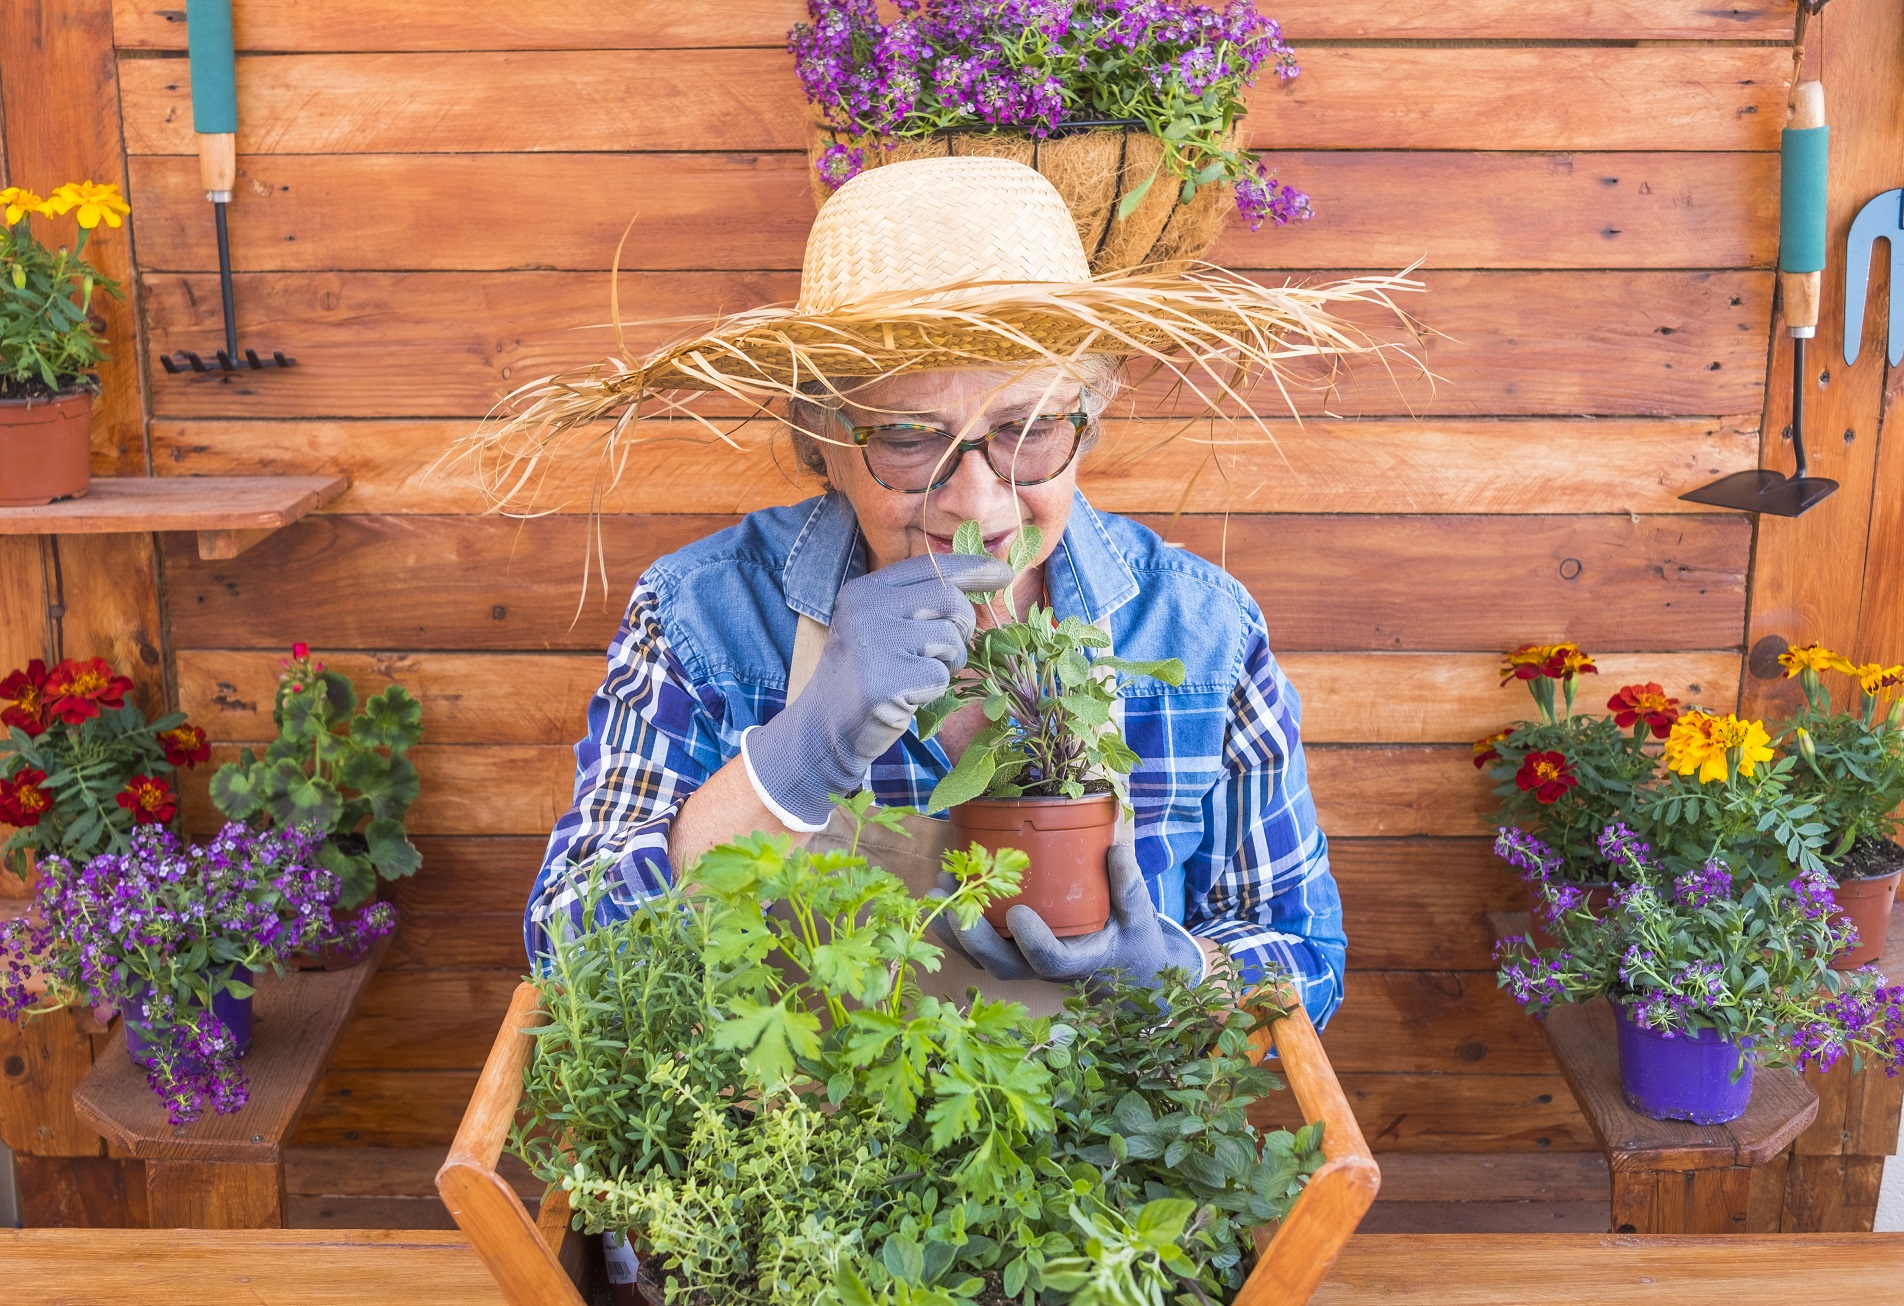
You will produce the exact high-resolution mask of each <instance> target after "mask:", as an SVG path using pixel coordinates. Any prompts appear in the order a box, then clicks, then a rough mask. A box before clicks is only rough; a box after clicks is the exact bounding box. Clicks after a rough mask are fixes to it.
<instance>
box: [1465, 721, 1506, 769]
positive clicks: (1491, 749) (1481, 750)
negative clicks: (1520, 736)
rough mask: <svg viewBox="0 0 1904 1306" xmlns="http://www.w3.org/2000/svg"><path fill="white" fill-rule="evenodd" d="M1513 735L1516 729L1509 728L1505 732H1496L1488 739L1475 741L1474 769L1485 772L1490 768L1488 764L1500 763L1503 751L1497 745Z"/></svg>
mask: <svg viewBox="0 0 1904 1306" xmlns="http://www.w3.org/2000/svg"><path fill="white" fill-rule="evenodd" d="M1513 733H1514V727H1513V726H1509V727H1507V729H1505V730H1496V731H1495V732H1494V733H1493V734H1491V735H1489V736H1488V737H1487V738H1486V739H1477V740H1475V741H1474V769H1475V770H1477V771H1485V770H1487V768H1488V763H1490V762H1498V761H1500V760H1501V750H1500V749H1499V748H1496V747H1495V745H1496V744H1498V743H1500V742H1501V741H1502V740H1503V739H1506V738H1507V737H1508V736H1509V735H1511V734H1513Z"/></svg>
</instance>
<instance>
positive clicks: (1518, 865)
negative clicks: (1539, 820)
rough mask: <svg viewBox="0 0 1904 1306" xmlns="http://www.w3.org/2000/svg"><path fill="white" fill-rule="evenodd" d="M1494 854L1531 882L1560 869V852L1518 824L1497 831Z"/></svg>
mask: <svg viewBox="0 0 1904 1306" xmlns="http://www.w3.org/2000/svg"><path fill="white" fill-rule="evenodd" d="M1494 855H1495V856H1496V857H1499V858H1500V859H1501V860H1502V861H1504V862H1506V863H1507V864H1508V865H1509V866H1512V867H1514V868H1515V869H1516V870H1518V871H1519V872H1520V873H1521V878H1522V879H1523V880H1526V881H1528V882H1529V883H1530V884H1531V883H1534V882H1536V881H1539V880H1545V879H1547V878H1548V877H1549V876H1551V875H1552V874H1553V873H1554V872H1555V871H1557V870H1559V869H1560V865H1561V861H1560V854H1559V853H1557V852H1555V851H1554V850H1553V849H1552V848H1550V847H1548V846H1547V845H1546V844H1544V843H1542V842H1541V841H1540V840H1539V839H1536V838H1535V837H1534V836H1533V835H1531V834H1529V833H1527V831H1525V830H1523V829H1521V828H1520V827H1519V826H1516V825H1503V826H1501V827H1500V828H1499V829H1498V830H1496V831H1495V835H1494Z"/></svg>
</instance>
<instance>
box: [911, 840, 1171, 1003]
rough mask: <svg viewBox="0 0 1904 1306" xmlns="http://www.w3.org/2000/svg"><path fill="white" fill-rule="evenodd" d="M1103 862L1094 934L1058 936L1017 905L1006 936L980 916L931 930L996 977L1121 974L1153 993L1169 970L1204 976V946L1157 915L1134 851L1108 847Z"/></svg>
mask: <svg viewBox="0 0 1904 1306" xmlns="http://www.w3.org/2000/svg"><path fill="white" fill-rule="evenodd" d="M1104 862H1105V870H1106V871H1107V872H1108V873H1109V876H1110V881H1111V916H1110V919H1109V920H1108V921H1106V922H1105V923H1104V928H1103V929H1101V930H1099V931H1098V932H1097V933H1095V934H1083V935H1078V936H1076V937H1074V938H1069V939H1060V938H1058V937H1057V936H1056V935H1054V934H1053V933H1052V932H1051V927H1050V926H1048V925H1046V924H1045V922H1044V918H1043V917H1041V916H1039V915H1038V913H1037V912H1035V911H1033V910H1032V909H1031V908H1029V907H1026V906H1024V905H1023V904H1020V905H1019V906H1016V907H1013V908H1012V909H1011V910H1010V911H1008V912H1006V913H1005V920H1006V923H1007V924H1009V925H1010V926H1011V932H1012V937H1011V938H1010V939H1006V938H1005V937H1003V936H1002V935H1000V934H999V932H998V931H997V930H995V929H993V928H992V927H991V925H990V924H989V923H987V922H986V920H985V918H984V917H982V916H981V917H980V918H979V919H978V921H977V922H976V923H975V924H974V925H973V926H972V928H971V929H969V930H961V929H960V928H959V926H958V921H956V920H955V919H953V918H952V916H951V915H950V914H948V913H944V912H942V913H940V914H939V916H938V917H937V919H935V920H934V921H933V925H934V927H935V928H936V929H937V931H938V934H939V938H940V939H941V940H942V941H943V942H944V943H946V944H947V945H948V946H949V947H951V948H953V949H954V950H956V951H957V952H959V953H960V954H962V955H963V956H964V957H965V958H966V959H967V960H968V961H970V962H971V963H972V964H973V965H975V966H978V967H980V968H981V969H983V970H984V971H985V973H986V974H988V975H994V976H996V977H998V978H999V979H1007V980H1012V979H1030V978H1033V977H1036V978H1038V979H1045V980H1053V981H1082V982H1084V983H1087V984H1088V983H1092V982H1094V981H1099V980H1100V979H1108V978H1109V977H1110V975H1111V973H1112V972H1115V971H1122V972H1123V973H1124V974H1125V975H1127V976H1129V977H1130V979H1131V980H1132V981H1133V982H1135V983H1138V984H1141V985H1143V986H1144V987H1146V988H1155V987H1156V985H1157V976H1158V975H1159V974H1161V973H1162V972H1163V971H1165V970H1168V969H1170V968H1171V967H1173V966H1174V967H1177V968H1178V969H1181V970H1183V971H1185V972H1187V973H1188V974H1189V975H1190V976H1191V977H1192V978H1200V977H1201V976H1202V975H1203V974H1204V973H1205V954H1204V949H1203V947H1202V945H1201V944H1199V943H1198V941H1197V940H1196V939H1195V938H1193V937H1192V936H1191V934H1190V932H1189V931H1188V930H1186V929H1184V928H1183V926H1181V925H1179V924H1177V922H1175V921H1173V920H1170V919H1169V918H1167V917H1165V916H1163V915H1161V914H1160V913H1159V912H1158V911H1157V908H1156V906H1155V904H1153V903H1152V902H1151V900H1150V886H1149V885H1147V884H1145V883H1144V873H1143V872H1142V871H1141V870H1139V869H1138V867H1137V850H1136V849H1135V848H1133V847H1131V846H1130V845H1129V844H1113V845H1112V846H1111V851H1110V852H1109V853H1108V854H1107V855H1106V857H1105V859H1104Z"/></svg>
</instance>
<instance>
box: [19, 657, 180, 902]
mask: <svg viewBox="0 0 1904 1306" xmlns="http://www.w3.org/2000/svg"><path fill="white" fill-rule="evenodd" d="M131 689H132V681H131V680H129V679H127V678H126V677H125V676H121V675H117V674H115V673H114V672H113V670H112V668H111V667H110V666H109V665H107V663H106V661H105V659H103V658H67V659H66V660H65V661H62V662H60V663H58V664H57V665H55V666H54V667H53V668H52V669H51V670H50V671H49V670H48V669H47V666H46V663H45V662H43V661H41V660H40V659H39V658H34V659H33V660H32V661H30V662H28V663H27V664H26V666H24V667H22V668H19V669H17V670H15V671H13V672H12V673H10V674H9V675H8V676H7V677H6V679H4V680H0V702H4V703H5V706H4V707H0V724H3V725H4V726H5V727H6V732H7V733H6V736H5V738H3V739H0V822H5V823H6V824H8V825H11V826H15V827H17V828H16V829H15V830H14V832H13V833H12V834H11V835H10V836H8V838H7V841H6V843H5V844H4V845H0V858H3V859H4V861H5V864H6V866H7V867H8V868H9V869H10V870H12V871H14V872H15V873H16V874H22V875H23V874H25V872H26V868H27V863H28V857H29V855H30V854H32V853H35V852H44V853H58V854H60V855H61V856H64V857H67V858H72V859H84V858H87V857H90V856H91V855H93V854H94V853H97V852H101V851H105V850H110V851H113V852H123V851H125V849H126V847H127V839H128V838H129V836H130V835H131V833H132V832H133V831H134V830H135V829H137V828H138V827H140V826H143V825H158V824H164V823H165V822H168V821H170V820H171V819H172V818H173V816H174V815H176V814H177V811H178V794H177V792H176V791H175V789H174V788H173V784H172V781H171V779H170V778H169V777H171V776H172V774H173V773H174V772H176V771H177V770H179V769H180V768H188V769H189V768H191V767H195V766H197V765H198V764H199V763H200V762H203V761H205V760H207V759H208V758H210V756H211V749H210V747H209V746H208V745H207V743H206V741H205V732H204V731H203V730H201V729H200V728H199V727H197V726H195V725H190V724H188V723H187V722H186V720H185V717H184V715H183V714H182V713H177V712H173V713H168V714H167V715H165V716H162V717H160V718H158V719H157V720H155V721H148V720H146V718H145V714H144V713H143V712H141V711H140V710H139V707H138V705H137V704H136V703H133V702H130V701H128V699H127V697H126V696H127V694H128V693H129V692H130V691H131Z"/></svg>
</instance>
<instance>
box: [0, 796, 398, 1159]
mask: <svg viewBox="0 0 1904 1306" xmlns="http://www.w3.org/2000/svg"><path fill="white" fill-rule="evenodd" d="M315 843H316V840H315V838H314V836H312V835H311V834H309V833H307V832H305V831H301V830H283V831H254V830H247V829H246V828H245V827H243V826H241V825H238V824H235V823H234V824H232V825H228V826H226V827H225V828H224V830H223V831H221V832H220V833H219V834H218V835H217V836H216V837H215V838H213V839H212V840H211V841H210V842H209V843H207V844H205V845H203V846H200V847H193V846H188V845H183V844H181V843H180V842H179V841H178V840H177V839H176V838H175V837H174V836H173V835H172V834H171V833H170V832H169V831H167V830H165V829H163V828H161V827H158V826H146V827H143V828H141V829H139V830H137V831H135V832H134V834H133V835H132V838H131V840H130V845H129V847H128V848H127V850H126V851H125V852H123V853H102V854H100V855H99V856H96V857H93V858H91V859H90V860H86V861H80V860H78V859H68V858H66V857H61V856H50V857H48V858H46V859H45V861H44V862H43V863H42V866H41V869H42V871H43V876H42V878H41V881H40V885H39V888H38V890H37V891H36V893H35V896H34V899H33V907H32V911H31V912H30V913H29V914H28V915H26V916H22V917H18V918H16V919H14V920H11V921H8V922H7V923H6V924H5V925H4V926H0V961H4V967H5V970H4V975H0V1011H4V1013H5V1014H6V1015H7V1016H8V1017H9V1018H11V1019H14V1020H19V1019H21V1018H22V1017H24V1016H29V1015H36V1014H39V1013H42V1012H46V1011H50V1010H56V1009H58V1008H59V1007H62V1006H66V1005H70V1004H73V1003H80V1004H84V1005H87V1006H94V1007H116V1008H118V1009H119V1010H120V1011H121V1012H123V1013H124V1015H125V1018H126V1022H127V1025H128V1034H129V1035H130V1032H131V1029H132V1027H134V1026H136V1027H137V1028H138V1029H139V1031H140V1032H141V1033H142V1035H143V1037H144V1038H145V1040H146V1044H147V1047H148V1053H147V1055H148V1056H149V1058H150V1061H149V1064H148V1065H147V1071H146V1073H147V1077H148V1079H149V1081H150V1083H151V1085H152V1088H153V1091H154V1092H156V1093H158V1094H159V1095H160V1096H161V1097H162V1098H164V1099H165V1102H166V1106H167V1110H168V1112H169V1114H170V1116H171V1119H172V1122H173V1123H174V1124H184V1123H187V1122H189V1121H191V1120H194V1119H196V1118H198V1116H199V1115H200V1114H201V1113H202V1112H203V1111H204V1109H205V1107H206V1106H207V1105H209V1106H210V1107H211V1108H212V1110H214V1111H215V1112H218V1113H221V1114H224V1113H230V1112H233V1111H236V1110H238V1109H239V1108H240V1107H242V1106H243V1105H244V1104H245V1098H246V1082H245V1077H244V1075H243V1074H242V1073H241V1072H240V1070H239V1068H238V1063H237V1057H238V1054H239V1051H240V1049H239V1048H238V1046H237V1043H236V1040H235V1039H234V1037H233V1033H232V1031H231V1030H230V1029H229V1028H227V1027H226V1025H225V1024H224V1022H223V1021H221V1020H220V1019H219V1018H218V1016H217V1015H216V1014H215V1013H214V1010H213V1000H214V998H215V997H216V996H217V995H219V994H229V995H231V996H232V997H235V998H239V999H244V998H248V997H250V996H251V986H250V984H249V983H248V982H247V981H248V979H249V976H250V973H251V972H253V971H257V970H262V969H264V968H266V967H271V968H273V969H279V970H281V969H282V965H283V962H284V960H285V959H286V958H287V957H289V956H291V955H292V954H293V953H296V952H298V951H300V950H302V949H304V948H307V947H312V946H315V945H317V944H318V943H319V942H320V941H322V940H324V939H326V938H328V937H333V936H335V935H336V934H337V933H338V932H339V930H340V928H341V929H345V930H349V931H352V932H355V933H357V934H360V935H363V936H366V937H375V936H376V935H378V934H381V933H383V932H385V931H387V930H388V929H389V927H390V917H389V909H388V908H387V907H383V906H381V905H379V906H377V907H374V908H372V909H370V911H368V912H367V913H364V914H361V915H359V916H358V917H356V918H355V919H352V920H349V921H345V922H338V921H336V920H334V919H333V915H332V908H333V907H334V906H335V904H336V902H337V893H338V888H339V884H338V879H337V876H336V875H335V874H334V873H333V872H331V871H330V870H328V869H327V868H325V867H324V866H322V865H320V864H319V863H318V861H317V860H316V858H315V857H314V855H313V853H314V848H315Z"/></svg>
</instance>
